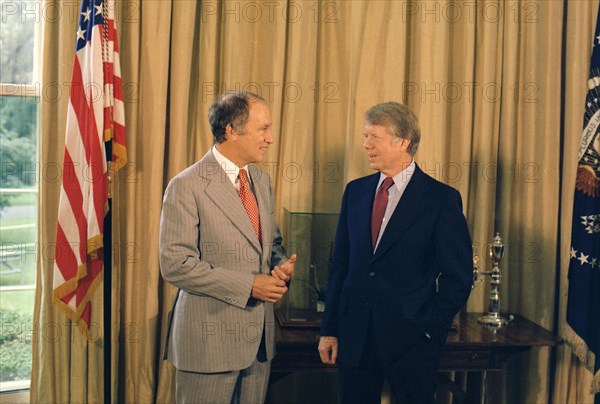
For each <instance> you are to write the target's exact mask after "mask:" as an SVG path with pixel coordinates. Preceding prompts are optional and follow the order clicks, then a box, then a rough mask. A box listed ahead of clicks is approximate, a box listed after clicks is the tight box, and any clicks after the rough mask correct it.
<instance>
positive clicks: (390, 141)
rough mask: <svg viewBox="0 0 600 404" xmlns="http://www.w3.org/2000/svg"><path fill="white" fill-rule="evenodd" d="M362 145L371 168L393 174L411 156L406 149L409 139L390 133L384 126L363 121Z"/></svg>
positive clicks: (396, 172) (399, 169)
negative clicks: (363, 139)
mask: <svg viewBox="0 0 600 404" xmlns="http://www.w3.org/2000/svg"><path fill="white" fill-rule="evenodd" d="M364 136H365V141H364V143H363V147H364V149H365V150H366V152H367V157H368V158H369V165H370V166H371V168H372V169H373V170H377V171H381V172H382V173H383V174H385V175H387V176H390V177H391V176H394V175H396V174H398V173H399V172H400V171H402V170H403V169H404V167H405V165H406V164H408V163H410V162H411V160H412V156H411V155H410V154H409V153H408V152H407V151H406V150H407V148H408V145H409V144H410V141H409V140H408V139H401V138H399V137H397V136H395V135H394V134H392V133H391V132H390V131H389V130H388V129H387V128H386V127H385V126H381V125H371V124H369V123H365V132H364Z"/></svg>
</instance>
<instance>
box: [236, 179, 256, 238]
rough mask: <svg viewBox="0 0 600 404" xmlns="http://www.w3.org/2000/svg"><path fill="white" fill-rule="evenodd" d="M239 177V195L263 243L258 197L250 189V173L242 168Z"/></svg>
mask: <svg viewBox="0 0 600 404" xmlns="http://www.w3.org/2000/svg"><path fill="white" fill-rule="evenodd" d="M238 178H239V179H240V190H239V191H238V195H239V196H240V199H241V200H242V205H244V209H246V213H248V217H249V218H250V222H251V223H252V227H254V231H255V232H256V235H257V236H258V241H260V242H261V243H262V234H261V230H260V216H259V213H258V204H257V203H256V198H255V197H254V194H253V193H252V190H251V189H250V184H249V183H248V174H247V173H246V170H240V173H239V174H238Z"/></svg>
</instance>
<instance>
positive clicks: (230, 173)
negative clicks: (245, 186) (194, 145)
mask: <svg viewBox="0 0 600 404" xmlns="http://www.w3.org/2000/svg"><path fill="white" fill-rule="evenodd" d="M212 153H213V156H215V159H216V160H217V163H219V165H220V166H221V168H222V169H223V171H225V174H226V175H227V178H229V180H230V181H231V183H232V184H233V185H235V182H236V181H237V177H238V174H239V173H240V168H239V167H238V166H237V165H236V164H235V163H234V162H233V161H231V160H229V159H228V158H227V157H225V156H224V155H223V154H222V153H221V152H220V151H219V150H218V149H217V145H216V144H215V145H214V146H213V147H212ZM242 169H244V170H246V173H247V174H248V178H250V173H249V172H248V164H246V165H245V166H244V167H242Z"/></svg>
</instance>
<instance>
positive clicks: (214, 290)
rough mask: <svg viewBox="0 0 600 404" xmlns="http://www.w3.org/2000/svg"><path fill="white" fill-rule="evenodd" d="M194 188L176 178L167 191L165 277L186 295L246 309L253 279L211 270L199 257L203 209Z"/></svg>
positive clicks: (162, 243)
mask: <svg viewBox="0 0 600 404" xmlns="http://www.w3.org/2000/svg"><path fill="white" fill-rule="evenodd" d="M191 188H192V187H191V186H190V184H188V183H187V181H186V180H185V179H184V178H178V177H175V178H174V179H173V180H172V181H171V182H170V183H169V185H168V187H167V189H166V191H165V197H164V200H163V209H162V214H161V220H160V240H159V250H160V270H161V273H162V275H163V278H164V279H165V280H166V281H167V282H170V283H172V284H173V285H175V286H176V287H178V288H180V289H182V290H184V291H186V292H189V293H192V294H195V295H201V296H210V297H213V298H215V299H218V300H221V301H223V302H225V303H229V304H232V305H234V306H237V307H240V308H245V307H246V303H247V302H248V299H249V298H250V294H251V291H252V284H253V282H254V276H253V275H252V274H249V273H243V272H240V271H234V270H229V269H226V268H212V267H211V265H210V264H209V263H208V262H206V261H203V260H202V259H201V258H200V251H199V249H198V238H199V230H198V229H199V225H200V220H201V218H200V217H199V213H198V212H199V211H200V209H199V208H198V206H197V202H196V199H195V198H194V195H193V193H192V191H191Z"/></svg>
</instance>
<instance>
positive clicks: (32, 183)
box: [0, 0, 41, 393]
mask: <svg viewBox="0 0 600 404" xmlns="http://www.w3.org/2000/svg"><path fill="white" fill-rule="evenodd" d="M40 6H41V2H39V1H33V0H18V1H8V0H0V19H1V21H0V393H3V392H6V391H10V390H19V389H25V388H29V377H30V372H31V336H32V328H33V327H32V323H33V302H34V293H35V277H36V261H37V257H36V241H37V239H38V238H37V225H36V218H37V204H38V189H37V185H38V184H37V176H38V174H37V173H38V169H39V165H38V164H37V161H38V159H37V145H38V125H37V123H38V119H37V118H38V107H39V94H40V85H39V83H40V80H39V69H38V68H37V66H38V65H39V55H38V54H39V49H40V46H39V38H40V36H39V22H40V18H39V16H40V12H39V9H40Z"/></svg>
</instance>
